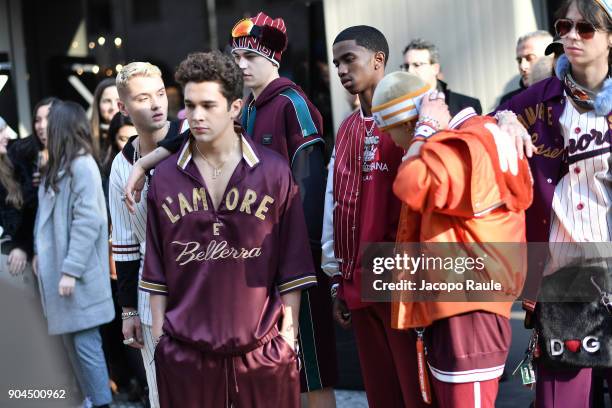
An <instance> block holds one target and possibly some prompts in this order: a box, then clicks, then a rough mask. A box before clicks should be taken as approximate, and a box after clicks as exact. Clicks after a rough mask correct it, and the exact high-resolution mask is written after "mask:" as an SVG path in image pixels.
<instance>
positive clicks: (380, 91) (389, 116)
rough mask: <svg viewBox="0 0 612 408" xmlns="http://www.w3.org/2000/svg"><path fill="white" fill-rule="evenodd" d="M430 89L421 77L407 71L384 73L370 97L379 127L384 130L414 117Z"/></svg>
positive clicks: (416, 115) (417, 114) (373, 113)
mask: <svg viewBox="0 0 612 408" xmlns="http://www.w3.org/2000/svg"><path fill="white" fill-rule="evenodd" d="M430 91H431V89H430V88H429V86H428V85H427V84H426V83H425V82H424V81H423V80H422V79H421V78H419V77H418V76H416V75H413V74H409V73H408V72H399V71H398V72H392V73H390V74H388V75H386V76H385V77H384V78H383V79H382V80H381V81H380V82H379V83H378V85H377V86H376V89H375V90H374V96H373V97H372V115H373V116H374V120H375V121H376V124H377V125H378V127H379V129H380V130H382V131H385V130H388V129H391V128H394V127H396V126H399V125H401V124H403V123H406V122H409V121H411V120H414V119H416V118H417V117H418V116H419V111H418V110H419V107H420V106H421V101H422V100H423V97H424V96H425V95H427V94H428V93H429V92H430Z"/></svg>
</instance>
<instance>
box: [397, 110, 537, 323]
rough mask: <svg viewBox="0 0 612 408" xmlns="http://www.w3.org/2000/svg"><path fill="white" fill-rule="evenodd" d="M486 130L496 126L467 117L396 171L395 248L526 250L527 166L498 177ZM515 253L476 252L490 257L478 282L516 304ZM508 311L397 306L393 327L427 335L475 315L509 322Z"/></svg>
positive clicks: (495, 305)
mask: <svg viewBox="0 0 612 408" xmlns="http://www.w3.org/2000/svg"><path fill="white" fill-rule="evenodd" d="M487 124H490V125H487ZM487 126H489V127H490V126H497V125H496V122H495V120H494V119H492V118H490V117H482V116H475V117H472V118H470V119H468V120H466V121H465V122H464V123H463V124H461V126H460V128H459V129H457V130H445V131H441V132H438V133H437V134H435V135H434V136H432V137H431V138H430V139H429V140H428V141H427V142H426V143H425V144H424V145H423V146H422V148H421V151H420V154H419V155H418V156H416V157H412V158H409V159H408V160H406V161H405V162H404V163H402V165H401V166H400V168H399V171H398V174H397V178H396V179H395V182H394V185H393V191H394V192H395V194H396V195H397V197H399V199H400V200H401V201H402V202H403V208H402V213H401V216H400V224H399V228H398V233H397V241H398V243H403V242H425V243H436V242H439V243H449V242H453V243H462V242H463V243H481V244H486V243H524V242H526V240H525V214H524V210H525V209H526V208H527V207H529V205H531V201H532V196H533V188H532V185H533V181H532V177H531V173H530V170H529V165H528V163H527V159H526V158H525V159H523V160H519V165H518V169H519V170H518V173H517V174H516V175H512V174H511V172H510V171H507V172H505V173H504V172H502V171H501V169H500V165H499V159H498V154H497V147H496V144H495V140H494V137H493V135H492V133H491V132H490V130H489V129H487ZM474 247H475V245H466V246H464V247H463V248H462V251H461V252H463V253H464V254H466V253H467V254H470V253H471V251H472V250H473V248H474ZM513 247H514V249H513V250H510V251H504V250H501V251H500V250H496V246H495V245H489V246H487V245H481V246H480V250H484V251H486V252H487V255H488V257H487V258H488V259H487V262H486V267H485V270H484V277H485V279H483V280H486V278H490V279H492V280H494V281H496V282H500V283H502V287H503V291H504V293H505V294H507V295H508V296H509V297H511V298H512V297H514V298H516V297H518V295H519V294H520V292H521V291H522V288H523V284H524V281H525V275H526V247H525V246H523V245H514V246H513ZM483 248H484V249H483ZM517 248H519V250H518V251H517V250H516V249H517ZM447 256H448V254H447ZM430 278H434V277H430ZM511 306H512V302H510V301H506V302H499V301H498V302H494V301H486V302H433V301H430V302H414V301H410V302H406V301H397V302H394V303H393V307H392V320H391V322H392V325H393V327H395V328H398V329H408V328H414V327H426V326H429V325H430V324H432V323H433V322H434V321H436V320H439V319H444V318H447V317H451V316H454V315H458V314H462V313H466V312H471V311H477V310H481V311H488V312H493V313H496V314H499V315H501V316H505V317H509V316H510V308H511Z"/></svg>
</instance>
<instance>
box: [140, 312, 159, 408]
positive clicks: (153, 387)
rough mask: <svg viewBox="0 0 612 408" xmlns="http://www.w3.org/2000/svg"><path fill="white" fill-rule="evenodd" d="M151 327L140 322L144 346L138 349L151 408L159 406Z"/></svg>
mask: <svg viewBox="0 0 612 408" xmlns="http://www.w3.org/2000/svg"><path fill="white" fill-rule="evenodd" d="M151 330H152V327H151V326H149V325H148V324H144V323H143V324H142V337H143V339H144V347H143V348H142V349H140V352H141V353H142V360H143V362H144V367H145V371H146V373H147V384H148V385H149V402H150V403H151V408H159V396H158V394H157V380H156V379H155V362H154V361H153V355H154V352H155V342H154V341H153V333H151Z"/></svg>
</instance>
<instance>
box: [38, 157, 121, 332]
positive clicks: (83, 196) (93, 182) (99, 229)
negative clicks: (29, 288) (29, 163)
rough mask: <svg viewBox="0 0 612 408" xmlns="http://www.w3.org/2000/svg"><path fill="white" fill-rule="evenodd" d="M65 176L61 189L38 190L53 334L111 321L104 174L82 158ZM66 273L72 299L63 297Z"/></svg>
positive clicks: (41, 275) (46, 304)
mask: <svg viewBox="0 0 612 408" xmlns="http://www.w3.org/2000/svg"><path fill="white" fill-rule="evenodd" d="M70 169H71V173H72V176H71V175H69V174H67V173H64V175H63V177H62V178H61V179H60V181H59V183H58V189H59V191H58V192H57V193H55V192H53V190H52V189H49V190H48V191H46V190H45V188H44V180H43V181H42V182H41V184H40V187H39V189H38V213H37V214H36V227H35V251H36V254H37V255H38V281H39V288H40V294H41V298H42V304H43V309H44V312H45V316H46V317H47V322H48V326H49V334H64V333H72V332H76V331H80V330H85V329H89V328H92V327H95V326H99V325H101V324H104V323H107V322H109V321H111V320H112V319H113V317H114V313H115V312H114V307H113V300H112V295H111V289H110V277H109V257H108V225H107V217H106V202H105V199H104V193H103V191H102V181H101V177H100V171H99V170H98V166H97V165H96V162H95V161H94V159H93V158H92V157H91V156H90V155H87V156H80V157H78V158H77V159H75V160H74V161H73V162H72V165H71V166H70ZM62 273H65V274H68V275H71V276H74V277H75V278H77V279H76V285H75V289H74V292H73V294H72V295H71V296H65V297H61V296H60V295H59V281H60V278H61V276H62Z"/></svg>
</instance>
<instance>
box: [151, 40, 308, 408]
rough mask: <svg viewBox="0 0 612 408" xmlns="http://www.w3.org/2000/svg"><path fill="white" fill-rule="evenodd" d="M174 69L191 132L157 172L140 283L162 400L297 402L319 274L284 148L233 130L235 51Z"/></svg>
mask: <svg viewBox="0 0 612 408" xmlns="http://www.w3.org/2000/svg"><path fill="white" fill-rule="evenodd" d="M176 79H177V81H178V82H179V83H180V84H181V85H182V86H183V88H184V94H185V106H186V112H187V120H188V121H189V126H190V131H189V132H190V133H189V137H188V138H186V140H185V142H184V143H183V146H182V147H181V149H180V150H179V151H178V152H177V153H175V154H173V155H172V156H170V157H169V158H168V159H166V160H165V161H163V162H162V163H161V164H159V165H158V166H157V167H156V170H155V174H154V176H153V178H152V181H151V185H150V187H149V193H148V197H147V201H148V219H147V250H146V256H145V265H144V272H143V277H142V281H141V283H140V288H141V289H142V290H146V291H149V292H150V293H151V310H152V313H153V335H154V336H155V337H157V338H161V340H160V342H159V345H158V346H157V348H156V351H155V364H156V369H157V381H158V387H159V398H160V405H161V406H162V407H194V408H195V407H202V406H230V405H233V406H256V407H267V406H275V407H276V406H279V407H287V408H289V407H295V406H298V405H299V374H298V366H297V361H296V353H295V339H296V337H297V329H298V326H297V321H298V311H299V305H300V294H301V290H302V289H305V288H308V287H310V286H313V285H315V284H316V277H315V273H314V268H313V266H312V263H311V261H310V259H311V258H310V251H309V248H308V238H307V234H306V225H305V222H304V217H303V212H302V210H301V207H300V202H299V192H298V188H297V186H296V185H295V182H294V181H293V178H292V175H291V171H290V169H289V166H288V165H287V163H286V161H285V160H284V159H283V158H282V157H281V156H279V155H278V154H276V153H274V152H272V151H270V150H268V149H266V148H264V147H260V146H257V145H256V144H255V143H253V142H252V141H250V140H249V139H248V138H247V137H245V136H244V135H239V134H237V133H236V132H235V130H234V126H233V122H234V120H235V119H236V117H237V116H238V115H239V113H240V108H241V106H242V100H241V96H242V73H241V72H240V69H239V68H238V66H237V65H236V64H235V63H234V61H232V60H231V58H229V57H227V56H225V55H223V54H221V53H220V52H216V51H215V52H211V53H206V54H204V53H197V54H192V55H190V56H189V57H188V58H187V59H186V60H184V61H183V62H182V63H181V65H180V66H179V68H178V70H177V73H176ZM185 378H188V379H189V380H188V381H184V380H183V379H185Z"/></svg>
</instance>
